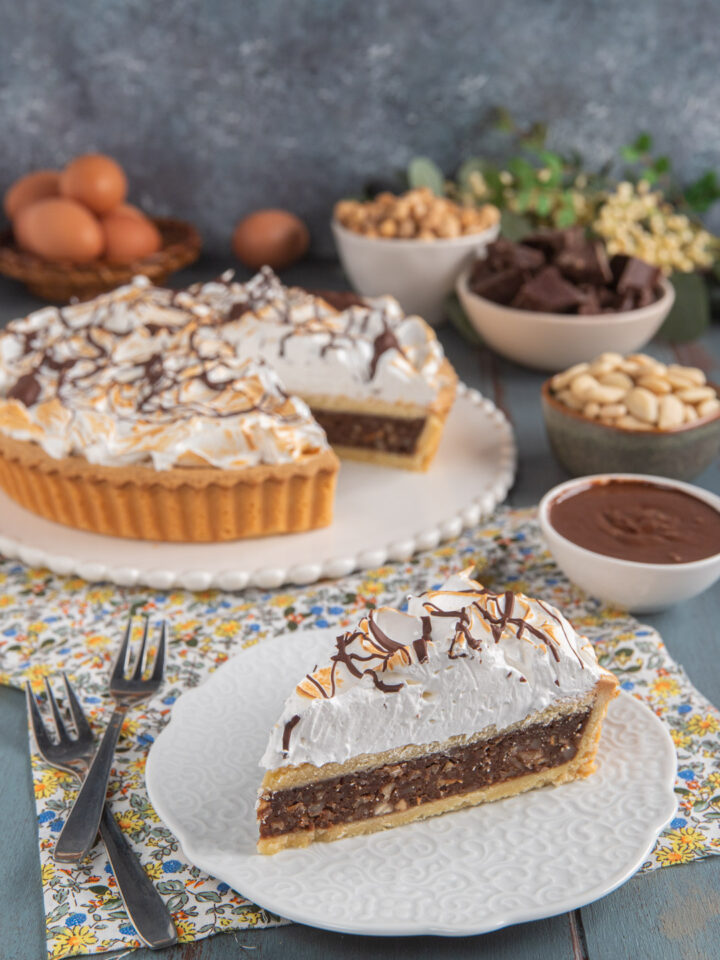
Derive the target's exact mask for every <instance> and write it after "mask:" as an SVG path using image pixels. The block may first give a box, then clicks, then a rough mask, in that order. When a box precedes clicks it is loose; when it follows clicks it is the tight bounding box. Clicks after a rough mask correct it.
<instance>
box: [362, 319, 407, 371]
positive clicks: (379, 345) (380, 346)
mask: <svg viewBox="0 0 720 960" xmlns="http://www.w3.org/2000/svg"><path fill="white" fill-rule="evenodd" d="M388 350H397V351H398V353H400V354H401V355H402V356H403V357H404V356H405V354H404V352H403V348H402V347H401V346H400V344H399V343H398V339H397V337H396V336H395V334H394V333H393V332H392V330H391V329H390V327H389V326H388V322H387V320H386V319H385V318H384V317H383V331H382V333H380V334H378V335H377V337H375V340H374V341H373V355H372V360H371V361H370V369H369V371H368V380H372V379H374V377H375V373H376V371H377V365H378V363H379V362H380V357H382V355H383V354H384V353H387V352H388Z"/></svg>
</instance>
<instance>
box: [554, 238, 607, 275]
mask: <svg viewBox="0 0 720 960" xmlns="http://www.w3.org/2000/svg"><path fill="white" fill-rule="evenodd" d="M555 266H556V267H557V268H558V270H559V271H560V273H562V275H563V276H564V277H565V278H566V279H568V280H572V281H574V282H575V283H595V284H606V283H612V279H613V275H612V270H611V269H610V264H609V263H608V258H607V255H606V253H605V248H604V247H603V245H602V244H601V243H583V244H582V245H581V246H577V247H573V248H571V249H568V250H562V251H561V252H560V253H559V254H558V255H557V257H556V258H555Z"/></svg>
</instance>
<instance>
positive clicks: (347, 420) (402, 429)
mask: <svg viewBox="0 0 720 960" xmlns="http://www.w3.org/2000/svg"><path fill="white" fill-rule="evenodd" d="M312 414H313V416H314V417H315V419H316V420H317V421H318V423H319V424H320V426H321V427H322V428H323V430H324V431H325V433H326V434H327V438H328V441H329V442H330V444H331V445H332V444H337V445H338V446H345V447H364V448H366V449H369V450H383V451H386V452H388V453H414V452H415V448H416V446H417V441H418V437H419V436H420V434H421V433H422V430H423V427H424V426H425V420H424V419H423V418H422V417H418V418H417V419H412V420H410V419H406V418H403V417H384V416H374V415H371V414H365V413H344V412H339V411H335V410H315V409H313V411H312Z"/></svg>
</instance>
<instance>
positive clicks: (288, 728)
mask: <svg viewBox="0 0 720 960" xmlns="http://www.w3.org/2000/svg"><path fill="white" fill-rule="evenodd" d="M298 723H300V717H299V716H298V714H297V713H296V714H295V716H294V717H290V719H289V720H288V722H287V723H286V724H285V729H284V730H283V738H282V748H283V753H284V754H285V756H287V752H288V749H289V747H290V734H291V733H292V732H293V730H294V729H295V727H296V726H297V725H298Z"/></svg>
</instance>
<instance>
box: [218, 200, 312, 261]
mask: <svg viewBox="0 0 720 960" xmlns="http://www.w3.org/2000/svg"><path fill="white" fill-rule="evenodd" d="M309 245H310V234H309V233H308V228H307V227H306V226H305V224H304V223H303V222H302V220H300V219H299V217H296V216H295V214H294V213H288V211H287V210H256V211H255V213H251V214H250V215H249V216H247V217H245V219H244V220H241V221H240V223H238V225H237V226H236V227H235V230H234V232H233V238H232V249H233V253H234V254H235V256H236V257H237V258H238V260H240V261H242V263H244V264H245V266H246V267H250V268H251V269H252V270H256V269H257V268H258V267H262V266H263V265H264V264H267V265H268V266H270V267H272V268H273V269H274V270H282V269H283V267H287V266H289V265H290V264H291V263H294V262H295V261H296V260H299V259H300V257H302V256H304V254H305V253H306V252H307V248H308V247H309Z"/></svg>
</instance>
